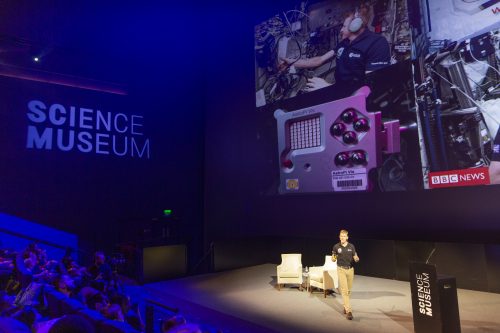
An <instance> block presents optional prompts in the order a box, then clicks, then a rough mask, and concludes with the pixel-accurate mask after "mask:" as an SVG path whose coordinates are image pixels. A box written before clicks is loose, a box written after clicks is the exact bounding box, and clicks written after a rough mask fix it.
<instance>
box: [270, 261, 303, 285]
mask: <svg viewBox="0 0 500 333" xmlns="http://www.w3.org/2000/svg"><path fill="white" fill-rule="evenodd" d="M276 278H277V280H278V290H281V285H282V284H286V283H293V284H299V288H301V286H302V254H300V253H284V254H282V255H281V264H280V265H278V267H277V274H276Z"/></svg>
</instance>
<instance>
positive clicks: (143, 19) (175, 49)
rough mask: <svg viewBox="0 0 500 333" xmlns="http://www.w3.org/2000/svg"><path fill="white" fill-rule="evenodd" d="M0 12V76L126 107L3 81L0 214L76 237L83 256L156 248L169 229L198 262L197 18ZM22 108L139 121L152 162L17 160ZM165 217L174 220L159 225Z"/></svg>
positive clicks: (106, 11)
mask: <svg viewBox="0 0 500 333" xmlns="http://www.w3.org/2000/svg"><path fill="white" fill-rule="evenodd" d="M1 7H2V15H1V16H2V19H1V20H0V22H1V23H0V35H1V37H2V38H0V39H1V41H2V50H4V52H3V53H2V54H3V58H2V61H3V62H2V65H3V64H9V65H13V66H18V67H21V68H28V69H30V70H31V69H35V70H40V71H43V72H46V73H49V76H50V73H60V74H64V75H69V76H71V77H72V78H73V81H74V80H76V81H78V78H79V77H84V78H90V79H95V80H98V81H106V82H113V83H118V84H119V85H120V86H121V87H123V89H124V90H126V91H127V95H126V96H120V95H116V96H115V95H110V94H106V93H99V92H90V91H84V90H80V89H76V88H72V87H60V86H53V85H48V84H45V83H38V82H32V81H26V80H20V79H15V78H2V86H3V87H4V88H6V89H4V92H5V94H2V100H1V105H2V109H1V110H0V115H1V118H2V120H3V122H2V125H1V129H2V133H1V134H0V137H1V140H2V143H1V145H2V147H3V149H2V152H0V155H1V159H0V160H1V161H0V210H1V211H2V212H5V213H8V214H11V215H16V216H19V217H22V218H25V219H28V220H30V221H35V222H39V223H42V224H45V225H49V226H53V227H57V228H60V229H62V230H66V231H69V232H74V233H77V234H78V235H79V236H80V238H81V240H82V243H83V244H87V245H88V247H89V250H93V249H95V248H104V249H107V250H110V249H111V248H112V247H113V246H114V244H116V243H119V242H125V241H140V240H142V239H144V238H149V239H150V240H151V239H152V238H158V237H160V238H161V232H158V230H161V228H158V224H160V225H161V224H163V225H168V226H169V228H170V224H172V223H174V224H175V225H174V226H173V227H172V228H170V229H169V232H170V231H172V232H175V235H174V236H177V237H174V238H175V241H178V242H185V243H187V244H188V245H189V251H188V252H189V255H192V256H193V257H192V258H191V261H193V262H194V261H196V260H197V259H195V257H196V258H197V257H198V256H199V252H201V243H202V232H203V227H202V217H203V216H202V206H203V201H202V200H203V198H202V196H203V150H204V147H203V136H204V112H203V111H204V110H203V96H204V94H203V91H204V84H205V83H204V77H203V74H202V71H203V65H202V62H201V61H199V59H200V57H199V51H200V47H199V45H200V43H202V41H201V38H200V37H199V35H198V34H199V32H200V31H199V24H198V23H197V22H199V21H200V17H199V15H198V14H197V12H196V11H195V10H193V8H194V6H192V5H189V4H186V5H181V4H168V5H167V4H149V5H144V6H136V5H134V6H132V5H126V4H123V3H120V4H117V3H114V4H113V3H107V4H102V3H100V2H99V3H97V2H95V3H94V2H92V1H91V2H85V3H71V4H69V3H67V2H64V1H51V2H50V3H49V2H45V3H44V2H36V3H33V2H24V1H20V2H18V1H7V2H4V3H2V5H1ZM38 52H42V53H43V55H44V57H43V58H42V59H41V60H42V61H41V62H40V63H39V64H34V63H32V61H31V56H30V55H31V54H35V53H36V54H39V53H38ZM26 98H47V100H50V101H51V102H55V101H62V102H64V101H65V102H67V103H75V104H80V105H87V106H95V107H101V108H103V110H109V111H112V112H123V113H126V114H136V115H141V116H143V117H144V120H145V123H144V130H145V133H146V135H148V136H149V138H150V142H151V158H150V159H137V158H131V157H117V156H103V155H100V156H99V155H97V154H82V153H78V152H74V151H70V152H61V151H42V150H29V149H26V148H25V141H26V140H25V138H26V127H27V120H26V115H25V112H26V104H25V103H26V101H25V100H26ZM14 104H15V105H16V108H13V107H12V106H13V105H14ZM13 112H18V113H19V114H18V115H14V114H13ZM16 131H17V132H16ZM166 208H169V209H172V210H173V216H172V218H171V219H166V220H165V219H161V218H160V217H161V215H162V212H163V209H166ZM153 219H156V220H158V221H152V220H153ZM145 229H147V235H145V236H144V235H143V232H144V230H145ZM160 241H165V239H161V240H160Z"/></svg>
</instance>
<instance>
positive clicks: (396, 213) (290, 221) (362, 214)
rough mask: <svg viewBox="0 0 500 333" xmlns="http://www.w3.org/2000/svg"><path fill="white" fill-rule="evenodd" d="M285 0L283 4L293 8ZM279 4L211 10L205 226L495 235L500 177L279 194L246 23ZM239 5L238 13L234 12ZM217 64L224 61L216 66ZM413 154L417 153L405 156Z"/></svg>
mask: <svg viewBox="0 0 500 333" xmlns="http://www.w3.org/2000/svg"><path fill="white" fill-rule="evenodd" d="M292 7H293V5H292V4H286V5H284V6H282V7H281V10H283V8H287V9H288V8H292ZM279 8H280V7H279V4H278V3H274V4H270V5H268V4H266V5H263V4H262V5H258V4H256V5H255V6H253V7H252V8H250V6H248V7H246V6H244V5H231V7H230V8H228V7H224V8H217V9H214V12H213V13H211V14H210V17H211V18H212V22H214V25H215V26H216V27H217V28H215V30H216V31H217V34H216V35H214V36H213V37H214V38H213V39H212V40H211V41H210V43H212V44H213V46H214V51H213V52H209V53H208V54H207V56H208V57H209V61H210V63H212V64H214V65H213V66H210V67H209V69H208V74H207V77H208V78H209V79H208V81H209V82H210V83H211V84H210V85H209V86H208V87H207V96H208V98H207V126H206V164H205V168H206V190H205V194H206V199H205V202H206V210H205V217H206V230H207V237H208V239H209V240H213V239H224V238H234V237H247V236H266V235H267V236H292V237H318V238H327V239H332V240H336V239H337V235H338V231H339V229H340V228H346V229H348V230H349V231H350V233H351V235H352V236H353V237H357V238H368V239H394V240H416V241H420V240H428V241H465V242H483V241H484V242H497V240H498V239H499V236H500V224H498V223H497V222H496V221H497V220H498V214H499V213H500V211H499V209H500V208H499V207H500V206H499V205H498V204H497V198H498V197H499V195H500V187H493V186H492V187H485V186H482V187H475V188H458V189H446V190H432V191H430V190H428V191H423V190H421V191H410V192H393V193H343V194H319V195H277V194H275V193H276V189H277V187H278V179H279V177H278V176H279V175H278V166H277V157H278V156H277V155H278V149H277V144H276V141H277V138H276V129H275V127H276V122H275V120H274V118H273V117H272V115H271V114H268V113H264V112H258V111H256V109H255V94H254V91H255V89H254V49H253V38H254V36H253V34H254V30H253V27H254V25H255V24H257V23H260V22H261V21H263V20H264V19H267V18H269V17H271V16H273V15H274V14H276V13H278V12H280V9H279ZM242 13H245V15H242ZM222 68H223V69H222ZM411 163H415V164H418V163H420V161H417V160H415V161H411Z"/></svg>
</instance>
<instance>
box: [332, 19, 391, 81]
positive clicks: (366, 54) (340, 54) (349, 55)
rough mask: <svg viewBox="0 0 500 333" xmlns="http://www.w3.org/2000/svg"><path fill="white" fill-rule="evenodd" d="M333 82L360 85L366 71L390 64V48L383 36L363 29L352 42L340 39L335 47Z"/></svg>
mask: <svg viewBox="0 0 500 333" xmlns="http://www.w3.org/2000/svg"><path fill="white" fill-rule="evenodd" d="M336 55H337V64H336V68H335V81H336V82H335V83H336V84H337V83H340V84H342V83H346V84H350V85H353V84H354V85H362V84H364V81H365V72H366V71H375V70H377V69H380V68H384V67H386V66H389V65H390V64H391V49H390V47H389V43H388V42H387V40H386V39H385V37H384V36H382V35H379V34H376V33H374V32H372V31H370V30H368V29H365V31H363V32H362V33H361V35H359V36H358V37H356V39H354V40H353V41H352V42H351V41H349V39H344V40H343V41H341V42H340V43H339V45H338V47H337V49H336Z"/></svg>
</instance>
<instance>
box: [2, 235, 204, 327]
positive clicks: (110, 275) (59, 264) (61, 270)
mask: <svg viewBox="0 0 500 333" xmlns="http://www.w3.org/2000/svg"><path fill="white" fill-rule="evenodd" d="M0 283H1V285H0V287H1V291H0V317H3V318H5V317H9V318H10V320H12V319H15V320H17V321H19V322H21V323H24V324H25V325H26V326H27V327H28V328H29V329H30V330H31V332H35V333H42V332H43V333H47V332H48V333H56V332H75V333H78V332H94V328H93V327H92V325H91V324H90V322H88V320H86V319H85V318H84V317H83V316H79V315H74V314H71V315H65V316H63V317H60V318H50V315H49V314H48V311H47V306H46V300H45V298H44V288H55V289H56V290H57V291H59V292H60V293H62V294H63V295H65V297H67V298H69V299H75V300H78V301H79V302H81V303H82V304H84V305H85V306H86V307H87V308H88V309H91V310H95V311H97V312H99V313H100V314H102V316H104V317H105V318H107V319H110V320H114V321H120V322H125V323H127V324H129V325H130V326H131V327H132V328H134V329H135V330H137V331H140V332H143V331H144V330H145V325H144V322H143V320H142V318H141V313H140V311H139V307H138V305H137V304H132V302H131V300H130V297H129V296H128V295H127V294H125V293H124V290H123V288H122V286H121V284H120V283H119V279H118V276H117V274H116V272H114V271H113V269H112V268H111V266H110V265H109V264H108V263H107V262H106V257H105V255H104V253H103V252H100V251H98V252H96V253H95V254H94V261H93V263H92V265H90V266H89V267H83V266H80V265H79V264H78V263H77V262H76V261H75V260H74V259H73V258H72V256H71V250H70V249H68V250H67V251H66V254H65V255H64V257H63V258H62V259H61V260H59V261H57V260H49V259H48V258H47V254H46V251H45V250H44V249H42V248H40V247H39V246H38V245H37V244H36V243H32V244H30V245H29V246H28V247H27V248H26V249H25V250H23V251H21V252H19V253H16V252H9V251H7V250H0ZM0 319H1V318H0ZM161 326H162V327H161V332H162V333H167V332H181V331H182V332H200V333H201V330H200V329H199V327H198V326H197V325H192V324H188V323H186V320H185V319H184V318H183V317H181V316H174V317H172V318H167V319H166V320H164V321H163V323H162V325H161ZM0 331H2V330H1V327H0Z"/></svg>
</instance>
